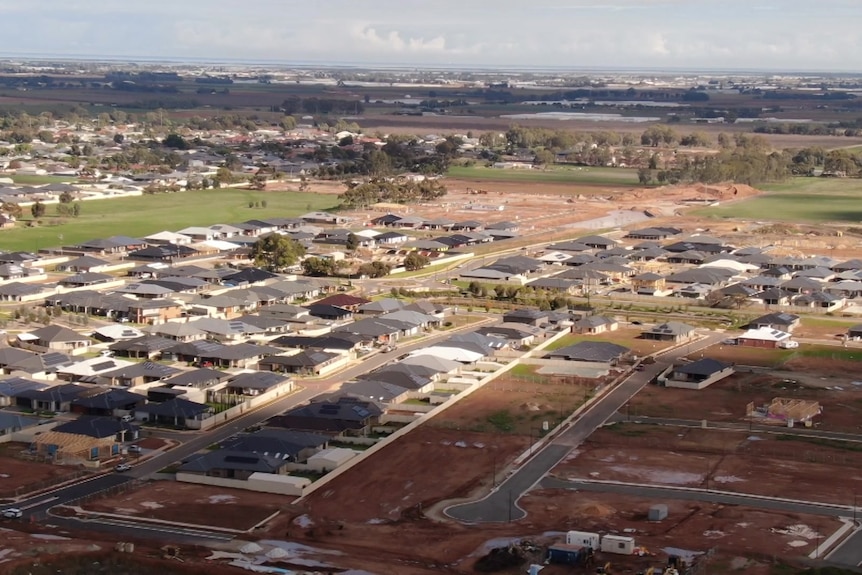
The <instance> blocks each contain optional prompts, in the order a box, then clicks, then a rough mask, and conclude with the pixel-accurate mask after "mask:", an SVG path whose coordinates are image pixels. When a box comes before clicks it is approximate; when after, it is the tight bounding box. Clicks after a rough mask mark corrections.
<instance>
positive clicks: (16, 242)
mask: <svg viewBox="0 0 862 575" xmlns="http://www.w3.org/2000/svg"><path fill="white" fill-rule="evenodd" d="M260 201H266V203H267V207H266V208H250V207H248V204H249V202H260ZM337 202H338V199H337V198H336V197H335V196H332V195H322V194H303V193H297V192H260V191H253V190H238V189H221V190H200V191H193V192H178V193H174V194H154V195H143V196H136V197H130V198H117V199H113V200H92V201H85V202H82V204H81V215H80V216H79V217H77V218H66V219H61V218H58V217H56V216H54V214H56V211H55V210H56V209H57V206H56V205H48V206H46V208H47V210H48V213H47V214H46V216H45V217H43V218H42V222H43V225H42V226H39V227H33V228H29V227H25V226H26V225H27V222H26V221H22V222H21V223H20V224H19V226H20V227H17V228H15V229H10V230H3V231H0V247H2V248H3V249H4V250H8V251H15V250H22V251H35V250H37V249H41V248H48V247H54V246H59V245H61V244H62V245H74V244H77V243H80V242H83V241H86V240H90V239H93V238H101V237H109V236H113V235H126V236H131V237H143V236H147V235H149V234H152V233H156V232H160V231H162V230H171V231H176V230H180V229H182V228H185V227H188V226H209V225H212V224H218V223H223V224H230V223H238V222H243V221H247V220H251V219H261V218H273V217H294V216H297V215H300V214H304V213H306V212H309V211H313V210H325V209H330V208H333V207H335V205H336V204H337ZM25 213H26V214H27V215H26V218H29V213H27V210H26V209H25Z"/></svg>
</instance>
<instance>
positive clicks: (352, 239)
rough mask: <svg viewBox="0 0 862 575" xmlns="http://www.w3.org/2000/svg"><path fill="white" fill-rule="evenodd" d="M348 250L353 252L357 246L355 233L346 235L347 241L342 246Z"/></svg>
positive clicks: (357, 238) (357, 237)
mask: <svg viewBox="0 0 862 575" xmlns="http://www.w3.org/2000/svg"><path fill="white" fill-rule="evenodd" d="M344 247H345V248H347V250H348V251H351V252H355V251H356V250H357V249H358V248H359V236H357V235H356V234H348V235H347V243H346V244H345V246H344Z"/></svg>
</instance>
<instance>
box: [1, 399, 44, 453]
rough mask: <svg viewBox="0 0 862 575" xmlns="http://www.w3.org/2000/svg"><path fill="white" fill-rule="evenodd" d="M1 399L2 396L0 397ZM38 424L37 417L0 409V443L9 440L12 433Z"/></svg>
mask: <svg viewBox="0 0 862 575" xmlns="http://www.w3.org/2000/svg"><path fill="white" fill-rule="evenodd" d="M0 399H2V397H0ZM37 425H39V419H37V418H35V417H25V416H22V415H18V414H17V413H6V412H3V411H0V443H5V442H7V441H11V439H12V434H13V433H17V432H19V431H23V430H24V429H28V428H30V427H35V426H37Z"/></svg>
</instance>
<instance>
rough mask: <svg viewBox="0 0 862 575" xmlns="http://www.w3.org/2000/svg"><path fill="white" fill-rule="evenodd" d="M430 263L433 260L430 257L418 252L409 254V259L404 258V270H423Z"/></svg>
mask: <svg viewBox="0 0 862 575" xmlns="http://www.w3.org/2000/svg"><path fill="white" fill-rule="evenodd" d="M430 263H431V259H430V258H429V257H428V256H426V255H422V254H419V253H416V252H410V253H409V254H407V257H406V258H404V269H406V270H407V271H415V270H421V269H422V268H424V267H425V266H427V265H428V264H430Z"/></svg>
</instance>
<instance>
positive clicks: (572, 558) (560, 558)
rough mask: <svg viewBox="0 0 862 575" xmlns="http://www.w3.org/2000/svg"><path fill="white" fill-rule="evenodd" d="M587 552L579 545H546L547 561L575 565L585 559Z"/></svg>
mask: <svg viewBox="0 0 862 575" xmlns="http://www.w3.org/2000/svg"><path fill="white" fill-rule="evenodd" d="M586 556H587V552H586V551H585V550H584V548H583V547H581V546H580V545H568V544H565V543H557V544H556V545H551V546H550V547H548V562H549V563H561V564H564V565H577V564H579V563H582V562H583V561H585V560H586Z"/></svg>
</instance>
